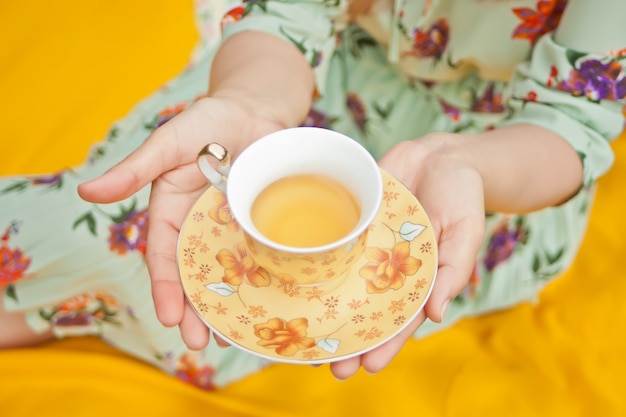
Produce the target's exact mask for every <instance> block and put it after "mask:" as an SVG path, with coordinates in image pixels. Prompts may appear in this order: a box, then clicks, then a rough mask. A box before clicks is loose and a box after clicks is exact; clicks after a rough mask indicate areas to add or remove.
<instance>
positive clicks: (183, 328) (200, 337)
mask: <svg viewBox="0 0 626 417" xmlns="http://www.w3.org/2000/svg"><path fill="white" fill-rule="evenodd" d="M180 334H181V336H182V337H183V341H184V342H185V344H186V345H187V347H188V348H189V349H192V350H200V349H204V348H205V347H206V346H207V345H208V344H209V337H210V332H209V328H208V327H207V326H206V325H205V324H204V322H203V321H202V320H200V317H198V315H197V314H196V312H195V311H194V310H193V308H192V307H191V305H190V304H189V303H185V307H184V313H183V320H182V321H181V322H180Z"/></svg>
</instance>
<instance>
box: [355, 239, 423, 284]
mask: <svg viewBox="0 0 626 417" xmlns="http://www.w3.org/2000/svg"><path fill="white" fill-rule="evenodd" d="M365 256H366V257H367V259H368V261H369V263H368V264H367V265H365V266H364V267H363V268H361V269H360V270H359V275H361V278H363V279H365V281H366V284H367V292H368V293H370V294H371V293H383V292H386V291H387V290H397V289H398V288H401V287H402V286H403V285H404V280H405V279H406V276H407V275H413V274H415V273H416V272H417V270H418V269H419V268H420V266H422V261H420V260H419V259H417V258H414V257H412V256H411V249H410V247H409V242H407V241H403V242H400V243H397V244H396V245H394V247H393V248H391V249H380V248H366V249H365Z"/></svg>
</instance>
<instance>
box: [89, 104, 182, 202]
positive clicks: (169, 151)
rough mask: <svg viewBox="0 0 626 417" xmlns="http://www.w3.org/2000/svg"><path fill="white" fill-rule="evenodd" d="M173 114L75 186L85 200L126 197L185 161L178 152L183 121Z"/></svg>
mask: <svg viewBox="0 0 626 417" xmlns="http://www.w3.org/2000/svg"><path fill="white" fill-rule="evenodd" d="M177 118H178V116H177V117H174V118H173V119H172V120H170V121H169V122H167V123H166V124H164V125H163V126H161V127H159V128H158V129H157V130H155V131H154V132H152V134H151V135H150V136H149V137H148V139H147V140H146V141H145V142H144V143H143V144H142V145H141V146H139V148H137V149H136V150H135V151H133V152H132V153H131V154H129V155H128V156H127V157H126V158H125V159H123V160H122V161H121V162H119V163H118V164H116V165H114V166H113V167H112V168H110V169H109V170H108V171H106V172H105V173H104V174H102V175H100V176H99V177H96V178H94V179H92V180H90V181H87V182H84V183H82V184H80V185H79V186H78V194H79V195H80V197H81V198H82V199H84V200H86V201H90V202H92V203H98V204H106V203H112V202H115V201H120V200H123V199H125V198H128V197H130V196H132V195H133V194H135V193H136V192H137V191H139V190H140V189H142V188H143V187H145V186H146V185H148V184H150V183H151V182H152V181H153V180H154V179H156V178H157V177H158V176H159V175H161V174H162V173H164V172H166V171H169V170H171V169H173V168H175V167H177V166H179V165H182V164H184V163H185V161H182V160H181V159H182V158H183V155H182V153H181V152H180V151H179V149H180V147H179V143H180V141H179V138H181V137H185V135H186V132H185V130H186V129H185V124H184V123H176V122H177Z"/></svg>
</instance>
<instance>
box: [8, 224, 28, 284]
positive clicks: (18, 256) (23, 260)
mask: <svg viewBox="0 0 626 417" xmlns="http://www.w3.org/2000/svg"><path fill="white" fill-rule="evenodd" d="M12 232H14V233H17V226H15V225H11V226H9V227H8V228H7V230H6V231H5V232H4V235H2V238H0V242H1V243H0V287H3V286H5V285H9V284H10V283H12V282H15V281H17V280H18V279H20V278H22V277H23V276H24V273H25V272H26V270H27V269H28V267H29V266H30V261H31V258H30V257H28V256H26V255H24V252H22V250H21V249H18V248H15V249H11V248H9V246H8V242H9V236H10V235H11V233H12Z"/></svg>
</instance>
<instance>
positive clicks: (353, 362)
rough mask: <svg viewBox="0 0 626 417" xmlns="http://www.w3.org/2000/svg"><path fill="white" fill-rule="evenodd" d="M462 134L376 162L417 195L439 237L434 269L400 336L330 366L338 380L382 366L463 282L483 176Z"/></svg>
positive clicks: (481, 209)
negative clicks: (414, 314)
mask: <svg viewBox="0 0 626 417" xmlns="http://www.w3.org/2000/svg"><path fill="white" fill-rule="evenodd" d="M464 139H465V138H464V137H463V136H461V135H456V134H449V133H432V134H429V135H427V136H424V137H423V138H420V139H418V140H413V141H406V142H401V143H399V144H397V145H396V146H394V147H393V148H392V149H391V150H390V151H389V152H388V153H387V154H386V155H385V156H384V157H383V158H382V159H381V160H380V161H379V165H380V167H381V168H383V169H385V170H386V171H387V172H388V173H389V174H391V175H393V176H394V177H395V178H397V179H398V180H400V181H401V182H402V183H403V184H404V185H405V186H406V187H408V188H409V189H410V190H411V191H412V192H413V193H414V194H415V196H416V197H417V198H418V200H419V201H420V203H421V204H422V206H423V207H424V210H425V211H426V213H428V216H429V218H430V221H431V223H432V226H433V229H434V232H435V236H436V237H437V242H438V255H439V256H438V261H439V265H438V271H437V278H436V280H435V284H434V287H433V290H432V292H431V294H430V297H429V299H428V300H427V302H426V304H425V306H424V309H423V310H422V311H421V312H420V313H419V314H418V316H417V317H416V318H415V319H414V320H413V321H412V322H411V323H410V324H409V325H408V326H407V327H406V328H405V329H404V330H403V331H402V332H401V333H399V334H398V335H396V336H395V337H394V338H392V339H391V340H389V341H388V342H386V343H384V344H383V345H381V346H379V347H377V348H375V349H373V350H371V351H369V352H367V353H365V354H363V355H360V356H356V357H353V358H349V359H345V360H342V361H338V362H335V363H332V364H331V365H330V368H331V371H332V373H333V374H334V375H335V377H336V378H338V379H346V378H348V377H350V376H352V375H353V374H355V373H356V372H357V371H358V370H359V368H360V367H363V369H364V370H365V371H366V372H368V373H375V372H378V371H380V370H382V369H383V368H385V367H386V366H387V365H388V364H389V362H390V361H391V360H392V359H393V358H394V357H395V356H396V354H398V352H399V351H400V349H401V348H402V346H403V345H404V344H405V342H406V341H407V340H408V339H409V337H411V335H413V333H414V332H415V331H416V330H417V329H418V328H419V326H421V325H422V323H424V321H425V320H427V319H430V320H432V321H434V322H441V321H442V320H443V318H444V315H445V313H446V309H447V308H448V305H449V303H450V302H451V301H452V299H453V298H455V297H456V296H457V295H458V294H459V293H460V292H461V291H463V289H464V288H465V287H466V286H467V283H468V281H469V277H470V276H471V273H472V271H473V268H474V264H475V261H476V255H477V253H478V249H479V248H480V245H481V243H482V240H483V237H484V224H485V204H484V190H483V180H482V178H481V176H480V174H479V173H478V171H477V170H476V169H475V168H474V167H473V166H472V164H471V162H472V161H470V160H469V159H468V158H465V154H464V146H466V145H465V144H464V143H463V140H464Z"/></svg>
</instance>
